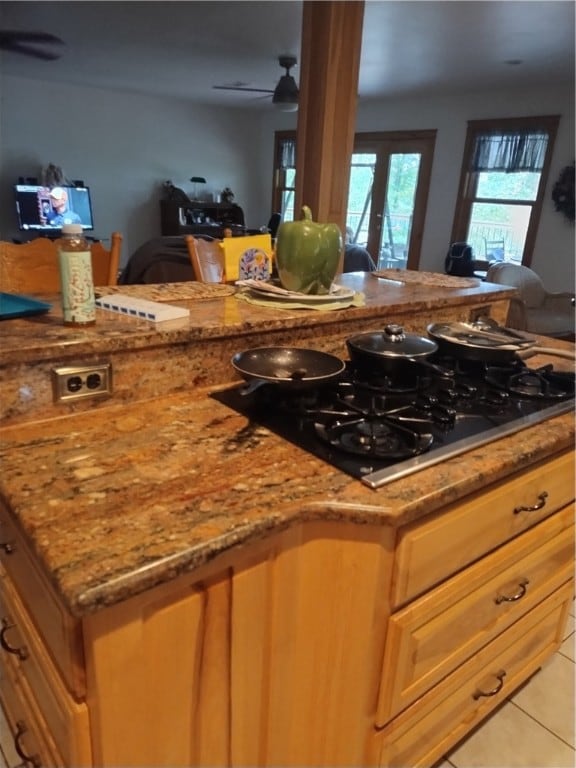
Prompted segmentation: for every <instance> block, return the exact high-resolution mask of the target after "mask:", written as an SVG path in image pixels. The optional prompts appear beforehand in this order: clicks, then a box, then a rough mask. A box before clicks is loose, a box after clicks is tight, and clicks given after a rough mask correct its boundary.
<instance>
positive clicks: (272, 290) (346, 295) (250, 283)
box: [237, 280, 355, 304]
mask: <svg viewBox="0 0 576 768" xmlns="http://www.w3.org/2000/svg"><path fill="white" fill-rule="evenodd" d="M237 285H243V286H245V287H247V288H249V289H250V291H251V292H252V293H253V294H254V295H256V296H258V298H264V299H271V300H273V301H283V302H287V303H290V302H292V303H298V304H329V303H334V302H338V301H350V299H353V298H354V295H355V294H354V291H353V290H352V289H351V288H344V286H341V285H333V286H332V289H331V291H330V293H325V294H320V295H318V294H309V293H298V291H287V290H286V289H285V288H281V287H280V286H277V285H274V284H273V283H266V282H263V281H261V282H259V281H257V280H239V281H238V282H237Z"/></svg>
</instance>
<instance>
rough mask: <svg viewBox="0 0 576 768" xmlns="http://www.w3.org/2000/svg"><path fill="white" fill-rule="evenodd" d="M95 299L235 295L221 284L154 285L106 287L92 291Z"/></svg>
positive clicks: (166, 299)
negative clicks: (113, 295)
mask: <svg viewBox="0 0 576 768" xmlns="http://www.w3.org/2000/svg"><path fill="white" fill-rule="evenodd" d="M94 292H95V294H96V298H98V297H100V296H109V295H110V294H113V293H123V294H125V295H126V296H134V297H135V298H138V299H148V301H178V300H180V301H182V300H184V299H217V298H221V297H223V296H232V295H233V294H234V293H236V288H235V287H234V286H233V285H223V284H222V283H196V282H193V281H190V282H186V283H155V284H150V285H106V286H102V287H97V288H95V289H94Z"/></svg>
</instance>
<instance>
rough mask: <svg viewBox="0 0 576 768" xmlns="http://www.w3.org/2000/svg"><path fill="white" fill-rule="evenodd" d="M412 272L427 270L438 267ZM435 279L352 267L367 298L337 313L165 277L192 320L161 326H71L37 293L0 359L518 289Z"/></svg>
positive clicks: (113, 320)
mask: <svg viewBox="0 0 576 768" xmlns="http://www.w3.org/2000/svg"><path fill="white" fill-rule="evenodd" d="M414 274H421V275H423V276H427V275H433V274H434V273H414ZM436 278H437V279H438V278H444V280H448V279H450V280H451V281H453V282H451V283H447V285H446V286H443V285H437V284H435V283H434V284H432V285H431V284H429V283H428V282H424V283H403V282H399V281H395V280H388V279H381V278H378V277H374V276H373V275H371V274H370V273H368V272H355V273H347V274H344V275H341V276H340V277H339V280H338V282H339V284H341V285H343V286H345V287H348V288H351V289H353V290H354V291H356V292H360V293H362V294H363V295H364V297H365V305H364V306H362V307H352V308H347V309H343V310H338V311H332V312H321V311H317V310H302V309H282V310H281V309H278V308H276V307H274V308H267V307H261V306H256V305H254V304H249V303H248V302H244V301H239V300H238V299H237V298H236V297H235V295H234V293H235V291H236V289H235V288H234V287H233V286H223V285H215V286H210V285H207V284H203V283H181V284H166V286H165V288H166V289H167V290H168V288H169V292H166V291H164V295H165V296H168V297H170V298H167V299H163V301H166V303H170V304H176V305H178V306H184V307H186V308H187V309H189V311H190V319H189V320H188V321H186V322H185V323H184V324H183V325H182V327H179V328H177V329H174V330H163V329H162V327H158V328H156V327H155V326H154V325H152V324H151V323H148V322H146V321H144V320H137V319H135V318H131V317H124V316H120V315H118V314H115V313H111V312H107V311H105V310H97V320H96V325H95V326H94V327H89V328H85V329H78V328H68V327H65V326H64V325H63V323H62V313H61V309H60V303H59V299H58V298H57V297H54V296H50V295H46V296H41V297H39V298H42V299H43V300H46V301H49V302H51V303H52V304H53V306H52V309H51V310H50V312H49V313H47V314H43V315H37V316H34V317H27V318H22V319H14V320H4V321H2V322H1V323H0V365H7V364H8V365H14V364H16V363H18V362H28V361H30V360H31V359H33V360H38V361H41V360H49V359H52V358H54V357H55V356H62V355H66V356H67V357H70V356H73V355H75V356H85V355H88V354H102V353H108V352H110V351H122V350H138V349H144V348H148V347H150V346H152V345H155V346H157V347H160V346H170V345H174V344H178V343H184V342H189V341H214V340H215V339H221V338H226V339H231V338H234V337H236V338H241V337H245V336H246V335H247V334H254V333H256V332H259V333H270V332H277V331H282V332H286V331H289V330H291V329H294V330H295V331H297V330H298V329H301V328H302V326H303V321H304V319H305V323H306V326H307V328H317V329H318V333H322V332H323V330H324V329H326V328H328V327H330V326H334V325H338V324H340V323H342V322H350V321H355V322H358V321H362V320H364V319H365V320H370V319H371V318H375V317H379V316H381V315H382V312H383V311H385V312H386V313H387V314H388V315H389V316H390V317H391V318H393V319H394V317H395V315H398V314H400V315H402V314H409V315H410V316H411V317H416V316H422V317H430V319H433V317H434V313H436V314H437V313H438V312H439V311H440V310H442V309H444V308H457V307H460V308H462V307H464V306H468V305H470V304H471V303H474V301H476V302H479V303H486V304H489V303H490V302H491V301H504V300H507V299H509V298H510V296H511V295H515V292H516V291H515V289H512V288H508V287H506V286H502V285H496V284H493V283H483V282H481V281H480V280H471V279H466V278H453V277H452V278H450V277H449V276H443V275H440V274H439V275H437V276H436ZM458 280H461V281H462V282H463V285H464V287H462V288H457V287H455V285H457V281H458ZM454 281H456V282H454ZM178 285H180V286H181V292H182V296H183V298H181V299H177V298H175V297H176V296H177V295H178V289H177V286H178ZM152 288H153V287H151V286H118V291H119V292H127V293H128V292H129V293H130V294H132V295H134V296H142V297H144V298H150V297H151V293H150V291H151V289H152ZM194 289H195V295H193V290H194ZM97 292H98V291H97ZM154 295H158V296H159V295H162V292H160V293H158V291H157V292H156V294H154ZM211 296H213V298H210V297H211Z"/></svg>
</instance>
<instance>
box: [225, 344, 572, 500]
mask: <svg viewBox="0 0 576 768" xmlns="http://www.w3.org/2000/svg"><path fill="white" fill-rule="evenodd" d="M428 362H432V363H433V365H427V366H426V367H425V368H424V367H422V366H420V365H418V364H417V363H414V365H413V370H409V371H408V372H406V371H403V375H402V377H401V380H398V381H395V380H394V379H393V378H391V377H389V376H384V375H379V374H377V373H368V374H367V373H366V371H364V370H362V371H360V370H357V369H356V368H355V367H354V366H353V364H352V363H349V364H347V367H346V370H345V371H344V372H343V374H342V376H341V377H340V378H339V379H338V380H337V381H335V382H332V381H331V382H330V383H328V384H325V385H323V386H321V387H318V388H312V389H308V388H307V389H304V390H301V389H298V388H293V389H292V388H290V387H282V386H279V385H277V384H275V383H270V384H265V385H264V386H262V387H260V388H258V389H256V390H255V391H253V392H251V393H250V394H243V393H244V392H245V390H246V387H245V386H244V385H238V386H234V387H232V388H230V389H227V390H224V391H221V392H218V393H215V394H214V395H213V397H215V398H216V399H218V400H220V401H221V402H222V403H224V404H226V405H228V406H229V407H231V408H233V409H234V410H235V411H238V412H239V413H242V414H243V415H245V416H246V417H247V418H249V419H250V421H252V422H253V423H255V424H258V425H263V426H265V427H267V428H268V429H270V430H271V431H272V432H274V433H276V434H278V435H280V436H281V437H283V438H285V439H286V440H289V441H290V442H292V443H294V444H295V445H297V446H299V447H301V448H303V449H305V450H306V451H309V452H310V453H313V454H314V455H315V456H317V457H319V458H321V459H323V460H324V461H326V462H328V463H329V464H331V465H333V466H335V467H337V468H338V469H340V470H342V471H343V472H346V473H348V474H349V475H351V476H353V477H356V478H358V479H360V480H362V482H364V483H365V484H366V485H368V486H370V487H372V488H378V487H380V486H382V485H384V484H386V483H388V482H390V481H392V480H396V479H398V478H400V477H404V476H405V475H408V474H411V473H413V472H416V471H418V470H419V469H424V468H425V467H429V466H432V465H434V464H437V463H438V462H440V461H444V460H446V459H448V458H451V457H453V456H456V455H458V454H461V453H463V452H465V451H468V450H471V449H472V448H476V447H478V446H481V445H485V444H486V443H489V442H491V441H493V440H495V439H497V438H501V437H504V436H505V435H509V434H512V433H514V432H518V431H520V430H522V429H525V428H526V427H529V426H532V425H534V424H537V423H539V422H541V421H544V420H546V419H549V418H552V417H553V416H557V415H559V414H562V413H567V412H569V411H571V410H573V409H574V379H575V377H574V374H573V373H566V372H561V371H555V370H554V367H553V366H552V365H547V366H544V367H542V368H529V367H528V366H527V365H526V364H525V363H524V362H522V361H521V360H518V361H514V362H512V363H509V364H506V365H504V366H496V365H493V364H486V363H482V362H477V361H470V360H458V359H453V358H448V357H440V356H435V357H432V358H428Z"/></svg>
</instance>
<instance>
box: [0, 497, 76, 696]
mask: <svg viewBox="0 0 576 768" xmlns="http://www.w3.org/2000/svg"><path fill="white" fill-rule="evenodd" d="M0 545H1V549H0V562H1V563H2V565H3V566H4V569H5V570H6V573H7V574H8V575H9V577H10V579H11V581H12V583H13V584H14V586H15V588H16V590H17V591H18V593H19V595H20V597H21V599H22V602H23V604H24V605H25V606H26V609H27V610H28V613H29V614H30V615H31V616H34V622H35V623H36V625H37V629H38V630H39V631H40V634H41V635H42V638H43V640H44V642H45V644H46V646H47V647H48V650H49V652H50V654H51V655H52V658H53V659H54V661H55V663H56V666H57V667H58V669H59V670H60V672H61V674H62V676H63V678H64V680H65V682H66V685H67V686H68V687H69V689H70V691H71V692H72V693H73V694H74V695H75V696H76V697H77V698H80V699H81V698H83V697H84V696H85V694H86V683H85V677H84V657H83V647H82V635H81V627H80V622H78V621H75V620H73V619H72V618H71V617H70V616H69V615H68V614H67V613H66V611H65V610H64V609H63V607H62V606H61V605H60V603H59V601H58V598H57V597H56V595H55V594H54V591H53V589H52V587H51V586H50V584H49V583H48V582H47V580H46V579H45V577H44V575H43V574H42V573H41V572H40V570H39V569H38V567H37V565H36V563H35V562H34V558H33V557H32V556H31V555H30V553H29V551H28V548H27V545H26V543H25V541H24V538H23V536H22V535H21V533H20V531H19V530H18V529H17V528H16V525H15V524H14V522H13V520H12V519H11V517H10V513H9V512H8V510H6V509H5V507H4V506H3V505H2V504H1V503H0Z"/></svg>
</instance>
